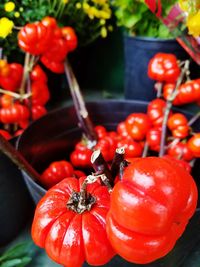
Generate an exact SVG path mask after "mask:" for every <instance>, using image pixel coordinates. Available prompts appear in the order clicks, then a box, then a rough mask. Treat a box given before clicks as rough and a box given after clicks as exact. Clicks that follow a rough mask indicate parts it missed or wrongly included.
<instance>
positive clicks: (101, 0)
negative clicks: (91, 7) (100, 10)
mask: <svg viewBox="0 0 200 267" xmlns="http://www.w3.org/2000/svg"><path fill="white" fill-rule="evenodd" d="M92 1H93V2H94V3H96V4H99V5H104V4H105V3H106V2H107V0H92Z"/></svg>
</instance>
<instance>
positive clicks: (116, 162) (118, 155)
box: [111, 147, 125, 186]
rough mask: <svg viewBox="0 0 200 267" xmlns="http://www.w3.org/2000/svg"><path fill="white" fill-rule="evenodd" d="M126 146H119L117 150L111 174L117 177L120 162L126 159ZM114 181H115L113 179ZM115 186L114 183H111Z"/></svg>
mask: <svg viewBox="0 0 200 267" xmlns="http://www.w3.org/2000/svg"><path fill="white" fill-rule="evenodd" d="M124 154H125V148H124V147H119V148H117V149H116V151H115V155H114V158H113V161H112V164H111V175H112V177H113V178H114V179H115V177H116V176H117V175H118V174H119V170H120V164H121V162H123V161H124ZM113 183H114V181H113ZM111 185H112V186H113V184H111Z"/></svg>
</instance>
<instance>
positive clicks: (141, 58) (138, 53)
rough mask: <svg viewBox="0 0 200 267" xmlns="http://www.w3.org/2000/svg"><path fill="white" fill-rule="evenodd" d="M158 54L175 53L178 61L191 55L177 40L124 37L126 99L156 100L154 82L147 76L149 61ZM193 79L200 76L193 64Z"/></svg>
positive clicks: (196, 66) (197, 68)
mask: <svg viewBox="0 0 200 267" xmlns="http://www.w3.org/2000/svg"><path fill="white" fill-rule="evenodd" d="M158 52H164V53H173V54H175V55H176V56H177V58H178V59H180V60H184V59H189V55H188V54H187V53H186V51H185V50H184V49H183V48H182V47H181V46H180V45H179V44H178V42H177V41H176V40H175V39H166V40H163V39H156V38H147V37H131V36H127V35H125V36H124V56H125V98H126V99H139V100H145V101H149V100H152V99H153V98H155V95H156V92H155V90H154V89H153V88H154V83H155V82H154V81H153V80H151V79H149V78H148V76H147V66H148V63H149V60H150V59H151V58H152V57H153V56H154V55H155V54H156V53H158ZM190 69H191V78H197V77H199V75H200V68H199V66H198V65H197V64H196V63H195V62H192V63H191V65H190Z"/></svg>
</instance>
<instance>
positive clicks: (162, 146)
mask: <svg viewBox="0 0 200 267" xmlns="http://www.w3.org/2000/svg"><path fill="white" fill-rule="evenodd" d="M188 69H189V60H186V61H185V64H184V67H183V68H182V69H181V74H180V76H179V78H178V80H177V83H176V87H175V89H174V91H173V92H172V94H171V96H170V98H169V99H168V101H167V104H166V109H165V113H164V118H163V123H162V134H161V142H160V152H159V157H162V156H163V155H164V154H165V142H166V135H167V121H168V118H169V114H170V110H171V108H172V105H173V101H174V99H175V98H176V96H177V94H178V88H179V86H180V85H181V83H182V81H183V78H184V76H185V75H186V73H187V71H188Z"/></svg>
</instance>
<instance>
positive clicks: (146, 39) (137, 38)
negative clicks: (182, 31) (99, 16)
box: [124, 34, 177, 43]
mask: <svg viewBox="0 0 200 267" xmlns="http://www.w3.org/2000/svg"><path fill="white" fill-rule="evenodd" d="M124 36H125V38H127V39H134V40H135V41H144V42H159V43H166V42H169V43H177V41H176V39H175V38H173V37H172V38H157V37H148V36H134V35H128V34H124Z"/></svg>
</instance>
